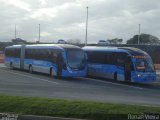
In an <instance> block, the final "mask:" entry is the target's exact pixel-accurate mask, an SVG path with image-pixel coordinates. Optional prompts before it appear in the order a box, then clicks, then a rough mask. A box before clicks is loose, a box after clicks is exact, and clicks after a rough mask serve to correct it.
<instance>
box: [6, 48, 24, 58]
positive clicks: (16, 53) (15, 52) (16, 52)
mask: <svg viewBox="0 0 160 120" xmlns="http://www.w3.org/2000/svg"><path fill="white" fill-rule="evenodd" d="M20 53H21V50H20V48H6V50H5V56H7V57H16V58H19V57H20Z"/></svg>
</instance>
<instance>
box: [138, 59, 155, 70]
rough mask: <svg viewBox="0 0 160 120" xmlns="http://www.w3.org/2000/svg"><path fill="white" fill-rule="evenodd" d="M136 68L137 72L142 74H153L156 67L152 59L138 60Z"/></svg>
mask: <svg viewBox="0 0 160 120" xmlns="http://www.w3.org/2000/svg"><path fill="white" fill-rule="evenodd" d="M135 67H136V70H137V71H141V72H153V71H154V66H153V63H152V60H151V58H149V57H146V58H136V63H135Z"/></svg>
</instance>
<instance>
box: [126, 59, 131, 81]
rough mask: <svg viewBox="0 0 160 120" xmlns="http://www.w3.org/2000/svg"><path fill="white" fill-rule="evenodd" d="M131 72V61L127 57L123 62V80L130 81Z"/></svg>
mask: <svg viewBox="0 0 160 120" xmlns="http://www.w3.org/2000/svg"><path fill="white" fill-rule="evenodd" d="M131 70H132V61H131V57H130V56H127V57H126V61H125V80H126V81H130V80H131Z"/></svg>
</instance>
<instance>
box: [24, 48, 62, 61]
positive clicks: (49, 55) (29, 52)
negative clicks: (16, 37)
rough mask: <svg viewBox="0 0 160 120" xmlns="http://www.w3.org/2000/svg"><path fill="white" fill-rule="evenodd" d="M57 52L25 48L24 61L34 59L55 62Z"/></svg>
mask: <svg viewBox="0 0 160 120" xmlns="http://www.w3.org/2000/svg"><path fill="white" fill-rule="evenodd" d="M58 53H59V51H57V50H54V49H47V48H40V49H35V48H27V49H26V52H25V58H26V59H35V60H47V61H51V62H56V60H57V54H58Z"/></svg>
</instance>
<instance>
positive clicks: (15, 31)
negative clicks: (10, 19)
mask: <svg viewBox="0 0 160 120" xmlns="http://www.w3.org/2000/svg"><path fill="white" fill-rule="evenodd" d="M14 33H15V39H16V38H17V26H16V24H15V30H14Z"/></svg>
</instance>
